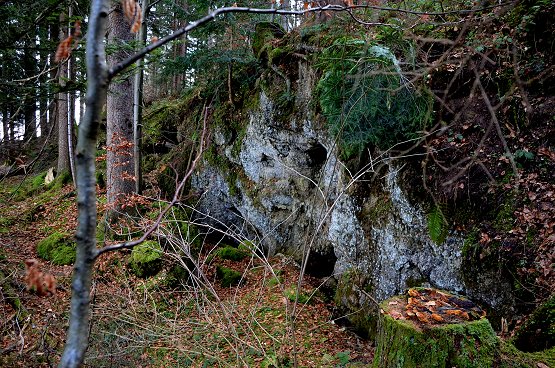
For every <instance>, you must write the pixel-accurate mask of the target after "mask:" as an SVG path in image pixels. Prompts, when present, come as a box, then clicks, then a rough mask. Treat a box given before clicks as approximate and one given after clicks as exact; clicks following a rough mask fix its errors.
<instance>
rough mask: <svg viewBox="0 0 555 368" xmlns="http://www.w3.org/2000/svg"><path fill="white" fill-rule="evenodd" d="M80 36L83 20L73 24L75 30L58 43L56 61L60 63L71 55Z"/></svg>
mask: <svg viewBox="0 0 555 368" xmlns="http://www.w3.org/2000/svg"><path fill="white" fill-rule="evenodd" d="M80 37H81V21H80V20H77V21H75V24H74V25H73V30H72V31H71V34H70V35H69V36H68V37H67V38H66V39H65V40H63V41H61V42H60V43H59V44H58V48H57V49H56V55H55V56H54V61H55V62H57V63H59V62H60V61H62V60H65V59H67V58H68V57H69V56H70V55H71V51H72V50H73V49H74V48H75V47H76V46H77V42H79V38H80ZM74 41H75V42H74Z"/></svg>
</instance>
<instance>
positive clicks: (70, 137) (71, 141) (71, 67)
mask: <svg viewBox="0 0 555 368" xmlns="http://www.w3.org/2000/svg"><path fill="white" fill-rule="evenodd" d="M72 16H73V6H72V5H70V6H69V18H70V19H71V17H72ZM68 27H69V26H68ZM67 68H68V74H69V80H71V81H74V80H75V56H73V55H71V56H70V57H69V59H68V61H67ZM68 102H69V107H68V114H69V116H68V120H67V151H68V157H69V167H70V170H71V177H72V179H73V182H74V183H75V162H74V159H73V154H74V149H73V147H74V146H75V134H74V132H73V129H74V127H75V126H76V124H75V90H72V91H71V92H69V94H68Z"/></svg>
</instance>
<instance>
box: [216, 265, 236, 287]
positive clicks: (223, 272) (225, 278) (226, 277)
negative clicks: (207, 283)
mask: <svg viewBox="0 0 555 368" xmlns="http://www.w3.org/2000/svg"><path fill="white" fill-rule="evenodd" d="M216 278H217V279H218V280H220V285H222V286H223V287H230V286H234V285H238V284H239V282H240V281H241V278H242V274H241V272H238V271H235V270H233V269H231V268H228V267H224V266H220V265H218V266H216Z"/></svg>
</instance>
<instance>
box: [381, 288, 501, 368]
mask: <svg viewBox="0 0 555 368" xmlns="http://www.w3.org/2000/svg"><path fill="white" fill-rule="evenodd" d="M380 307H381V309H380V316H379V320H378V334H377V337H376V343H377V344H376V345H377V347H376V355H375V358H374V362H373V367H374V368H392V367H403V368H412V367H446V368H451V367H457V368H463V367H492V366H495V365H496V362H498V359H499V354H500V340H499V339H498V338H497V336H496V335H495V332H494V331H493V329H492V327H491V325H490V323H489V321H488V320H487V319H485V318H484V317H485V313H484V312H483V311H482V310H481V309H480V308H479V307H478V306H476V305H475V304H474V303H473V302H471V301H470V300H468V299H465V298H462V297H458V296H454V295H451V294H448V293H445V292H441V291H438V290H435V289H424V288H419V289H410V290H409V291H408V293H407V295H399V296H395V297H392V298H390V299H387V300H385V301H384V302H382V303H381V304H380Z"/></svg>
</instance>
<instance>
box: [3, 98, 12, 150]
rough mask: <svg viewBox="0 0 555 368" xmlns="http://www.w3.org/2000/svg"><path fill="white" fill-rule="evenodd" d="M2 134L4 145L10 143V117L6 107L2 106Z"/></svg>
mask: <svg viewBox="0 0 555 368" xmlns="http://www.w3.org/2000/svg"><path fill="white" fill-rule="evenodd" d="M2 132H3V133H4V135H3V137H2V141H3V142H4V143H6V142H9V141H10V115H9V113H8V107H7V106H4V108H3V109H2Z"/></svg>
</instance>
